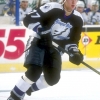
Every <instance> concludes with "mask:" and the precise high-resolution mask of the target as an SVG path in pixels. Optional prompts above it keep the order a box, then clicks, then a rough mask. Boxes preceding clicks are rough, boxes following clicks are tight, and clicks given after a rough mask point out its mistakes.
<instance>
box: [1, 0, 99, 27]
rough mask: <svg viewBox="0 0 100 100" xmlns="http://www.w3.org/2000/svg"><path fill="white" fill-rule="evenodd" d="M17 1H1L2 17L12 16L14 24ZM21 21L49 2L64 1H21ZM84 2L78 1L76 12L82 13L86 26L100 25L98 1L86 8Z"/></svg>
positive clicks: (57, 0) (60, 0)
mask: <svg viewBox="0 0 100 100" xmlns="http://www.w3.org/2000/svg"><path fill="white" fill-rule="evenodd" d="M15 1H16V0H0V15H1V16H11V17H12V23H15V21H16V17H15V16H16V13H15V12H16V2H15ZM19 1H20V2H19V20H20V21H22V20H23V18H24V17H25V15H26V14H27V13H29V12H31V11H32V10H34V9H35V8H37V7H39V6H40V5H43V4H45V3H48V2H59V3H62V0H19ZM86 5H87V4H86V2H84V0H78V2H77V4H76V10H77V11H78V12H80V13H81V15H82V17H83V20H84V25H100V9H99V6H100V5H99V2H98V0H91V1H90V2H89V4H88V6H86Z"/></svg>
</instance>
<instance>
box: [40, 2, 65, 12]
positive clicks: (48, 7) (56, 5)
mask: <svg viewBox="0 0 100 100" xmlns="http://www.w3.org/2000/svg"><path fill="white" fill-rule="evenodd" d="M55 8H58V9H62V10H63V6H62V5H61V4H59V3H57V2H50V3H46V4H45V5H43V6H41V7H40V10H41V11H42V12H44V13H46V12H48V11H50V10H52V9H55Z"/></svg>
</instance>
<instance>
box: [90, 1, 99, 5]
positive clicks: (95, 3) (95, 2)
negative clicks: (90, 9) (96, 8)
mask: <svg viewBox="0 0 100 100" xmlns="http://www.w3.org/2000/svg"><path fill="white" fill-rule="evenodd" d="M91 5H99V2H98V1H97V0H92V1H91Z"/></svg>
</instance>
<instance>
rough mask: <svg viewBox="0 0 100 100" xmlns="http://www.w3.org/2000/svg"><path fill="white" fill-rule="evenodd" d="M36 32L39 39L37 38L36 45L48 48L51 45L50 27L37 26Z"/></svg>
mask: <svg viewBox="0 0 100 100" xmlns="http://www.w3.org/2000/svg"><path fill="white" fill-rule="evenodd" d="M38 32H39V34H40V37H41V39H39V42H38V45H39V47H40V48H44V49H49V48H50V47H51V46H52V35H51V31H50V29H47V28H46V27H44V28H39V29H38Z"/></svg>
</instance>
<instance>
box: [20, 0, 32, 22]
mask: <svg viewBox="0 0 100 100" xmlns="http://www.w3.org/2000/svg"><path fill="white" fill-rule="evenodd" d="M28 3H29V0H20V8H19V19H20V21H22V20H23V18H24V17H25V16H26V14H28V13H29V12H31V11H32V8H30V7H28Z"/></svg>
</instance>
